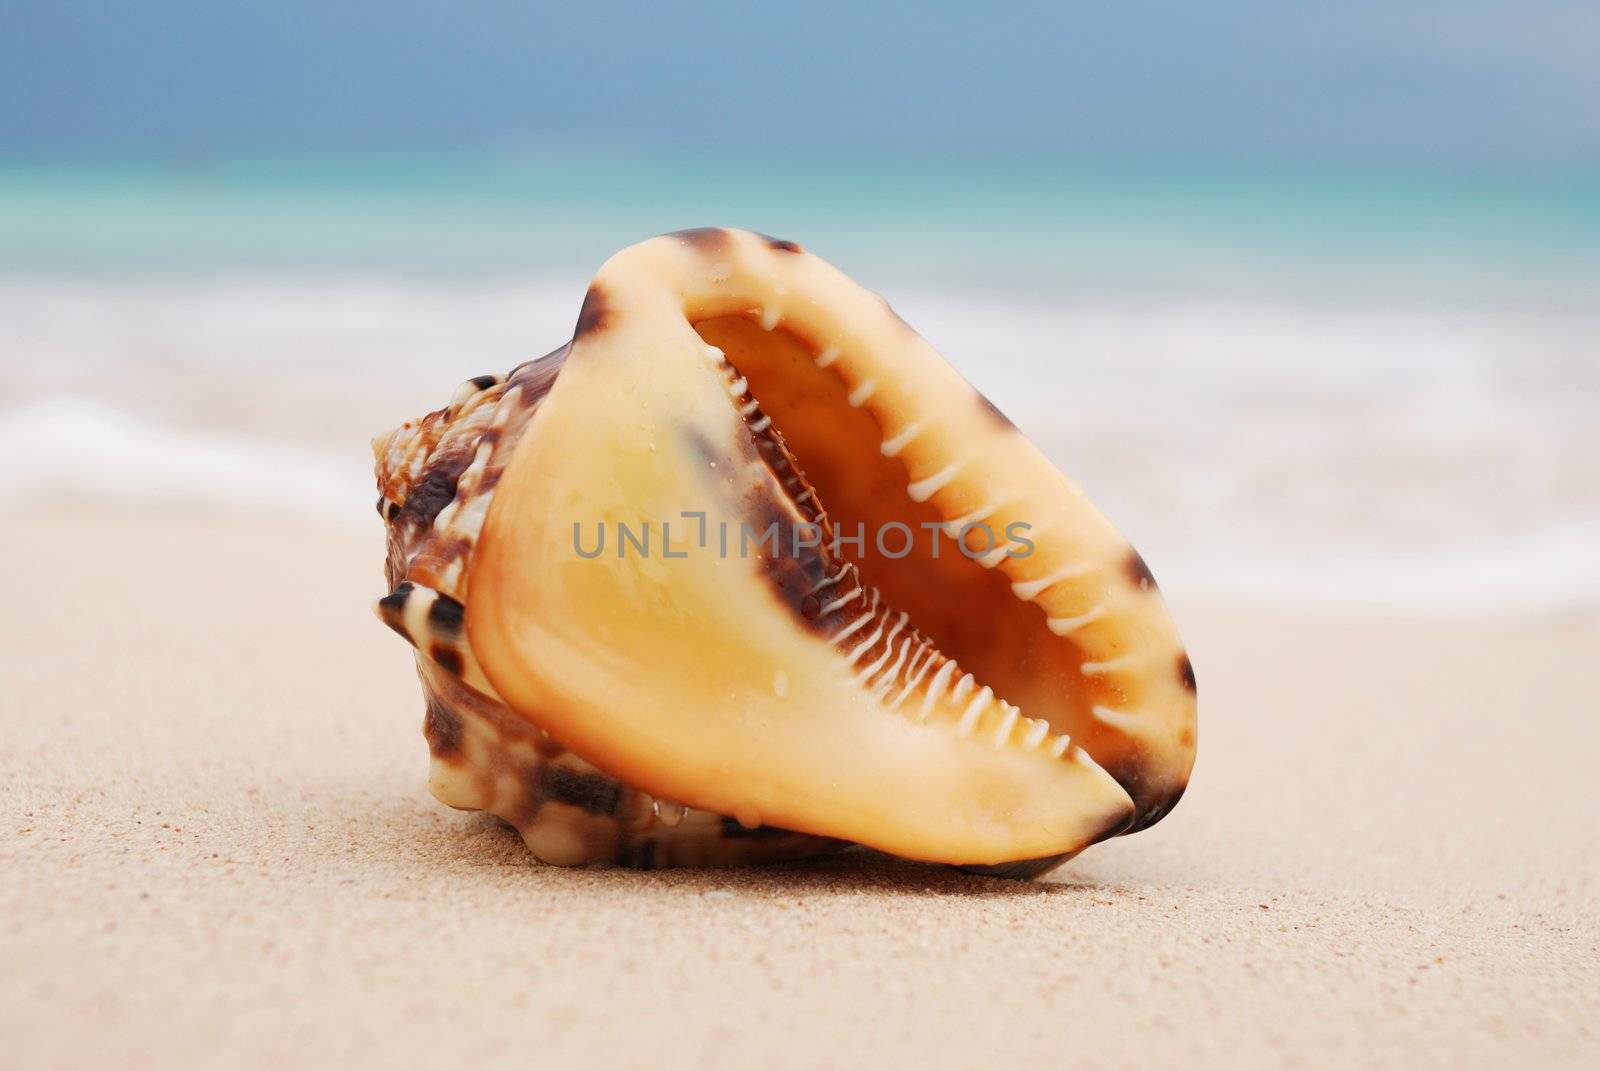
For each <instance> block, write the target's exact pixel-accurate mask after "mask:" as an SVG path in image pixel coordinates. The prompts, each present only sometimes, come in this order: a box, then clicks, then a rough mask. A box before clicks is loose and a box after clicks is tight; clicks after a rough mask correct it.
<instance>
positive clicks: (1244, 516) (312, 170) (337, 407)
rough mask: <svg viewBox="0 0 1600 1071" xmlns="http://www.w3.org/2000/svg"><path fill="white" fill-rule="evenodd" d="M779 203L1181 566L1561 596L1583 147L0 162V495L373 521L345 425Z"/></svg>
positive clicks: (764, 225) (1572, 545)
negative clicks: (1515, 172) (1241, 153)
mask: <svg viewBox="0 0 1600 1071" xmlns="http://www.w3.org/2000/svg"><path fill="white" fill-rule="evenodd" d="M705 224H726V225H733V226H745V227H750V228H752V229H756V230H761V231H765V232H767V233H770V234H774V235H778V236H781V237H784V238H788V239H791V240H796V241H799V242H800V243H801V244H803V245H805V246H807V247H808V248H810V249H812V250H814V251H816V252H818V253H820V254H822V255H823V256H825V257H827V258H829V259H830V260H832V261H834V262H835V263H836V264H838V265H839V266H841V267H842V268H844V269H845V270H846V271H848V272H850V273H851V274H852V275H854V276H855V277H856V278H857V279H859V280H860V281H862V282H864V283H865V284H867V285H868V286H871V287H872V288H874V289H876V290H878V291H880V292H882V293H883V294H885V295H886V296H887V297H889V298H890V299H891V300H892V301H893V303H894V306H895V308H896V309H897V310H898V311H899V312H900V313H901V314H902V315H903V316H905V318H906V319H907V320H908V321H909V322H910V323H912V324H914V325H915V326H916V327H917V329H918V330H919V331H921V332H922V333H923V334H924V335H925V336H926V337H927V338H928V339H929V340H930V341H931V342H933V343H934V344H935V346H937V347H938V348H939V349H940V350H941V351H942V352H943V353H944V354H945V355H946V356H947V357H949V358H950V360H951V361H952V362H954V363H955V364H956V366H957V367H958V368H959V369H960V370H961V371H962V373H963V374H965V375H966V376H967V377H968V378H969V379H971V380H972V381H973V382H974V383H975V384H977V385H978V386H979V387H980V388H981V389H982V390H983V391H984V392H985V393H986V394H987V395H988V396H989V397H990V398H992V399H993V400H994V401H995V402H996V403H998V404H999V405H1001V406H1002V408H1004V409H1005V410H1006V411H1007V412H1008V413H1009V414H1010V415H1011V417H1012V418H1013V419H1014V420H1015V421H1016V422H1017V424H1018V425H1019V426H1020V427H1022V428H1023V430H1024V431H1026V432H1027V433H1028V434H1029V435H1030V436H1031V437H1032V438H1033V439H1034V441H1035V442H1036V443H1038V444H1039V446H1040V447H1041V448H1042V449H1044V450H1045V451H1046V453H1048V454H1049V455H1050V456H1051V457H1052V458H1053V459H1054V460H1055V461H1057V463H1059V464H1060V465H1061V466H1062V468H1063V469H1065V470H1066V471H1068V472H1069V473H1071V474H1072V475H1073V476H1074V477H1076V478H1077V479H1079V480H1080V481H1081V482H1082V483H1083V485H1084V486H1085V487H1086V489H1087V490H1088V491H1089V493H1090V494H1091V496H1092V497H1093V498H1094V499H1095V501H1096V502H1097V503H1098V504H1100V505H1101V506H1102V508H1104V509H1105V510H1106V512H1107V513H1108V514H1109V515H1110V516H1111V517H1113V518H1114V519H1115V520H1116V522H1117V523H1118V525H1119V526H1120V527H1121V528H1122V529H1123V530H1124V532H1126V533H1127V534H1128V535H1129V536H1130V538H1132V539H1133V540H1134V541H1135V543H1136V544H1137V545H1138V546H1139V547H1140V548H1141V551H1142V552H1143V553H1144V554H1145V556H1146V558H1147V559H1149V560H1150V561H1151V562H1153V563H1159V568H1158V572H1159V573H1160V575H1161V577H1162V581H1163V586H1164V588H1165V589H1166V590H1167V591H1168V592H1169V594H1170V595H1171V597H1172V598H1174V599H1175V600H1176V601H1179V602H1181V601H1183V600H1184V599H1185V598H1207V597H1216V598H1227V599H1239V598H1244V599H1248V600H1252V601H1253V600H1258V599H1260V600H1270V601H1274V602H1280V603H1285V602H1287V603H1293V604H1296V605H1301V604H1308V603H1309V604H1317V605H1321V604H1327V605H1335V604H1357V605H1361V606H1382V607H1387V608H1396V609H1401V610H1407V611H1414V610H1425V611H1429V612H1434V611H1438V612H1447V613H1467V614H1474V613H1477V614H1481V613H1487V612H1492V611H1494V610H1496V609H1497V608H1508V607H1510V608H1521V609H1529V608H1532V609H1539V610H1549V609H1554V608H1563V609H1571V608H1577V609H1579V610H1581V611H1583V612H1594V613H1600V432H1597V431H1596V427H1595V420H1594V414H1595V413H1596V412H1600V183H1597V182H1595V181H1592V180H1584V179H1582V178H1574V177H1572V176H1562V175H1555V174H1550V175H1545V176H1542V177H1534V178H1530V177H1526V176H1524V177H1521V178H1510V177H1506V176H1500V177H1487V176H1479V177H1467V176H1462V175H1443V174H1433V175H1428V174H1421V173H1405V174H1402V173H1397V172H1381V171H1376V170H1368V171H1356V170H1347V171H1333V170H1328V169H1319V170H1312V169H1301V170H1296V169H1292V168H1282V167H1280V168H1276V169H1270V170H1267V169H1259V168H1244V167H1233V168H1223V167H1215V166H1210V167H1202V166H1181V167H1176V166H1156V165H1151V164H1143V165H1134V164H1120V165H1115V166H1113V165H1110V164H1097V165H1090V164H1086V163H1083V162H1073V161H1067V160H1046V159H1031V160H1022V159H1010V160H999V159H990V158H978V157H972V158H969V159H962V160H953V159H943V160H919V159H915V158H911V157H896V158H887V157H885V158H880V159H876V160H868V159H864V158H857V159H852V160H834V161H831V162H822V161H813V160H806V159H787V158H783V157H780V156H777V155H774V156H772V157H771V158H767V159H754V158H750V157H740V158H731V157H718V156H716V155H714V154H700V155H696V156H693V157H689V156H679V157H664V156H659V155H658V156H650V155H629V154H623V153H608V154H602V153H593V152H590V153H583V154H580V153H562V152H547V153H526V154H522V155H507V154H499V155H489V154H478V155H458V156H449V157H446V156H431V157H428V156H417V155H413V156H404V157H402V156H392V157H387V158H382V159H376V158H366V159H362V160H359V161H355V160H337V159H334V158H330V157H321V158H315V159H313V158H305V157H301V158H295V159H283V158H280V159H267V158H263V157H256V158H235V159H208V160H197V161H190V162H187V163H183V164H175V163H170V162H169V163H164V164H153V163H141V164H127V163H125V164H119V165H109V164H84V163H76V164H69V163H60V162H58V163H52V164H42V163H35V164H21V163H16V162H12V163H9V164H0V325H4V330H3V332H0V456H4V457H7V458H10V459H26V463H19V464H12V465H10V466H8V467H5V468H0V499H4V500H5V501H6V502H7V503H8V504H9V505H11V506H12V507H13V508H17V507H18V506H19V505H23V504H26V503H31V502H36V501H38V500H39V499H41V498H52V497H55V498H61V497H64V498H69V499H71V498H89V499H93V500H95V501H97V502H102V503H103V502H127V503H129V504H131V505H134V506H136V507H138V508H149V507H150V506H151V505H152V504H154V505H167V504H172V505H177V506H181V507H183V508H220V509H224V510H229V511H249V510H259V509H261V508H263V504H271V510H272V511H273V512H274V513H283V512H289V513H298V514H301V515H307V516H314V517H316V518H319V519H321V520H326V521H333V522H336V523H344V524H350V525H360V526H362V527H363V529H367V528H370V527H371V526H372V524H373V523H374V522H373V517H372V513H371V491H370V487H371V477H370V473H369V469H370V463H371V462H370V456H369V453H368V450H367V445H366V444H367V440H368V437H369V436H371V435H372V434H373V433H375V432H377V431H380V430H382V429H383V428H385V427H388V426H392V425H393V424H395V423H397V422H398V421H400V420H401V419H404V418H406V417H410V416H416V415H418V414H420V413H422V412H425V411H426V410H428V409H430V408H433V407H436V406H438V405H440V404H442V402H443V401H444V400H445V399H446V398H448V396H449V394H450V391H451V389H452V388H453V387H454V386H455V384H456V383H458V382H459V381H461V380H462V379H464V378H466V377H468V376H471V375H477V374H479V373H482V372H488V371H503V370H505V369H507V368H510V367H512V366H513V365H514V364H516V363H518V362H519V361H521V360H524V359H527V358H529V357H532V356H537V355H538V354H540V353H543V352H545V351H547V350H549V349H552V348H554V347H555V346H557V345H559V344H560V343H561V342H562V341H563V340H564V339H565V338H566V337H567V336H568V334H569V333H570V331H571V328H572V324H573V322H574V320H575V319H576V316H577V311H578V303H579V300H580V298H581V296H582V294H583V291H584V287H585V285H586V282H587V279H588V277H589V276H590V275H591V274H592V272H593V271H594V269H595V268H596V267H597V266H598V265H599V264H600V262H601V261H602V260H604V258H605V257H606V256H607V255H609V254H610V253H611V252H613V251H615V250H616V249H618V248H620V247H621V246H624V245H627V244H629V243H631V242H634V241H637V240H639V239H641V238H644V237H647V236H649V235H652V234H656V233H660V232H662V231H667V230H672V229H676V228H681V227H689V226H697V225H705Z"/></svg>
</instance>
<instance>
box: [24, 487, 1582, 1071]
mask: <svg viewBox="0 0 1600 1071" xmlns="http://www.w3.org/2000/svg"><path fill="white" fill-rule="evenodd" d="M0 540H3V542H0V545H3V546H4V548H5V552H6V558H7V560H8V562H9V563H10V570H9V573H10V576H9V589H10V590H9V599H8V604H9V612H8V613H6V614H5V615H3V616H0V670H3V674H4V682H5V687H4V689H3V692H0V704H3V706H0V726H3V730H4V741H5V749H4V753H5V758H4V762H3V766H0V769H3V781H0V816H3V820H4V825H3V828H0V864H3V865H0V903H3V905H4V908H5V912H4V921H3V926H0V963H3V964H4V969H3V971H0V1035H3V1037H4V1045H5V1052H6V1057H5V1059H4V1060H3V1061H0V1062H3V1063H4V1064H6V1065H8V1066H14V1067H108V1066H117V1067H133V1068H137V1067H158V1066H159V1067H172V1066H198V1065H205V1066H229V1067H234V1066H236V1067H273V1068H282V1067H286V1066H289V1067H293V1066H305V1065H307V1064H309V1063H316V1064H320V1065H323V1066H332V1065H338V1066H344V1067H356V1066H385V1067H402V1066H413V1067H423V1066H427V1067H435V1068H438V1067H451V1066H467V1065H471V1066H474V1067H480V1068H481V1067H512V1066H516V1067H534V1068H541V1069H543V1068H559V1067H568V1066H572V1067H578V1066H582V1067H585V1068H593V1067H610V1066H624V1067H644V1066H669V1067H671V1066H697V1067H698V1066H727V1067H738V1068H753V1067H763V1068H765V1067H776V1068H785V1067H860V1066H872V1067H901V1066H905V1067H911V1066H915V1067H920V1068H943V1067H952V1068H958V1067H959V1068H967V1067H980V1066H981V1067H1004V1066H1024V1067H1046V1066H1049V1067H1071V1066H1080V1065H1085V1064H1090V1063H1093V1064H1094V1065H1097V1066H1106V1067H1129V1068H1132V1067H1139V1068H1149V1067H1164V1066H1181V1067H1186V1068H1192V1067H1197V1066H1201V1067H1204V1066H1216V1067H1224V1066H1225V1067H1255V1066H1272V1067H1282V1066H1352V1065H1357V1064H1363V1065H1387V1066H1398V1065H1405V1066H1409V1067H1417V1066H1438V1067H1446V1066H1449V1067H1460V1066H1479V1067H1495V1066H1504V1065H1507V1064H1511V1065H1517V1066H1532V1065H1543V1066H1572V1067H1577V1066H1589V1067H1593V1066H1597V1065H1600V1037H1597V1031H1600V1026H1597V1024H1600V909H1597V906H1596V905H1597V903H1600V853H1597V851H1596V849H1597V847H1600V837H1597V832H1600V831H1597V821H1596V813H1597V808H1596V804H1595V802H1594V798H1593V796H1592V794H1591V784H1592V782H1593V781H1594V779H1595V778H1596V776H1597V773H1596V771H1597V770H1600V716H1597V715H1600V709H1597V708H1600V702H1597V699H1596V697H1597V696H1600V657H1597V652H1600V626H1597V625H1596V623H1595V622H1593V621H1590V620H1585V619H1568V620H1559V619H1557V620H1551V619H1543V620H1537V619H1536V620H1524V619H1506V620H1501V619H1496V620H1485V621H1483V622H1478V623H1470V622H1469V623H1449V624H1446V623H1437V622H1433V623H1430V622H1427V621H1420V620H1419V621H1407V620H1379V619H1371V618H1360V617H1342V618H1333V617H1326V616H1321V617H1319V616H1315V615H1310V614H1305V615H1294V614H1287V613H1281V612H1265V611H1253V610H1247V609H1229V608H1225V607H1207V606H1187V605H1183V604H1182V603H1181V601H1180V602H1179V603H1178V605H1177V611H1178V614H1179V620H1180V624H1181V625H1182V626H1183V627H1184V630H1185V634H1186V636H1187V637H1188V638H1189V642H1190V646H1191V650H1192V653H1193V657H1194V662H1195V665H1196V667H1197V670H1198V676H1199V681H1200V695H1201V719H1202V720H1201V746H1200V764H1199V767H1198V769H1197V771H1196V775H1195V778H1194V781H1193V784H1192V786H1191V789H1190V792H1189V795H1188V797H1187V798H1186V799H1185V800H1184V802H1183V804H1182V806H1181V807H1179V808H1178V810H1177V811H1176V812H1175V813H1174V814H1173V816H1172V817H1171V818H1169V819H1168V820H1166V821H1165V822H1163V823H1162V824H1161V825H1159V826H1158V827H1156V828H1155V829H1153V830H1151V831H1150V832H1148V833H1145V834H1142V835H1140V836H1138V837H1133V838H1127V839H1123V840H1120V841H1117V842H1113V843H1111V844H1108V845H1104V846H1101V847H1099V848H1096V849H1094V850H1092V851H1090V852H1088V853H1086V854H1085V855H1084V856H1083V857H1081V858H1080V859H1078V860H1076V861H1074V862H1073V863H1071V864H1069V865H1068V866H1067V867H1066V868H1064V869H1063V870H1061V871H1059V872H1057V874H1056V875H1054V877H1053V878H1052V879H1051V880H1050V881H1048V882H1046V883H1041V884H1016V883H1009V882H1005V881H1000V880H992V879H984V878H977V877H970V876H965V875H962V874H960V873H957V872H954V871H950V870H947V869H943V868H939V867H931V866H921V865H912V864H905V863H899V862H895V861H892V860H886V859H883V858H880V857H876V856H872V855H867V854H856V855H852V856H847V857H843V858H836V859H830V860H826V861H822V862H815V863H808V864H803V865H789V866H783V867H775V868H768V869H761V870H750V871H743V872H728V871H706V872H692V873H670V872H669V873H648V874H638V873H630V872H626V871H617V870H590V871H564V870H559V869H554V868H549V867H543V866H540V865H538V864H535V863H533V862H531V861H530V859H529V857H528V856H527V854H526V853H525V852H524V850H523V849H522V846H521V843H520V841H519V840H518V839H517V838H516V836H515V834H513V833H511V832H509V831H508V830H506V829H505V828H503V827H501V826H500V825H499V824H497V823H496V822H495V821H493V820H492V819H489V818H486V817H483V816H480V815H472V814H461V813H456V812H452V811H449V810H447V809H446V808H444V807H442V806H441V805H439V804H437V803H435V802H434V801H433V800H432V798H431V797H429V796H428V794H427V792H426V789H425V787H424V776H425V770H426V759H425V751H424V745H423V741H422V738H421V736H420V733H419V725H420V719H421V705H420V701H419V699H418V692H417V687H416V683H415V681H414V679H413V677H412V675H411V670H410V652H409V650H408V649H407V648H405V647H404V645H403V644H401V643H400V641H399V640H397V639H396V638H395V637H394V636H393V635H391V634H390V633H388V632H387V631H386V630H385V629H383V628H382V627H380V626H379V625H378V624H377V623H376V622H375V621H374V620H373V619H372V618H371V616H370V612H369V609H368V603H369V601H370V600H371V599H372V598H373V597H374V596H376V595H377V594H380V593H381V592H380V590H379V571H378V562H379V550H378V547H379V540H380V536H379V533H378V531H377V522H376V519H374V522H373V531H372V532H371V534H370V535H369V536H368V537H366V538H361V537H360V536H359V535H357V534H353V533H351V532H344V531H324V530H320V529H317V528H312V527H297V526H294V525H292V524H290V523H287V522H271V521H261V520H253V521H248V522H246V521H242V520H226V519H205V518H201V517H193V518H181V517H180V518H177V519H172V518H166V519H157V518H154V517H142V518H141V517H122V516H116V515H110V516H108V515H100V516H94V517H84V516H76V517H74V516H53V515H52V516H46V517H43V518H34V519H30V520H27V521H26V522H19V521H17V520H12V521H8V522H7V523H6V524H5V526H4V527H3V528H0Z"/></svg>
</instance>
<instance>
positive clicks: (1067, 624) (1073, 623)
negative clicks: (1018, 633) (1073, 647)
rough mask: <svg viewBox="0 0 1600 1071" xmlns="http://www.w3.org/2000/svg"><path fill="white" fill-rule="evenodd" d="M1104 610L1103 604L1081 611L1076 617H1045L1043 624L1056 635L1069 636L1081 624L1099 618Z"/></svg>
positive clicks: (1083, 624) (1081, 625)
mask: <svg viewBox="0 0 1600 1071" xmlns="http://www.w3.org/2000/svg"><path fill="white" fill-rule="evenodd" d="M1105 612H1106V608H1105V607H1104V606H1096V607H1095V608H1094V609H1092V610H1088V611H1086V612H1084V613H1081V614H1079V615H1078V616H1077V617H1051V618H1047V619H1046V620H1045V624H1046V625H1048V626H1049V627H1050V631H1051V632H1054V633H1055V634H1056V635H1057V636H1070V635H1072V633H1074V632H1076V631H1078V630H1079V629H1080V628H1083V626H1085V625H1087V624H1090V623H1091V622H1094V621H1098V620H1100V618H1101V617H1103V616H1104V615H1105Z"/></svg>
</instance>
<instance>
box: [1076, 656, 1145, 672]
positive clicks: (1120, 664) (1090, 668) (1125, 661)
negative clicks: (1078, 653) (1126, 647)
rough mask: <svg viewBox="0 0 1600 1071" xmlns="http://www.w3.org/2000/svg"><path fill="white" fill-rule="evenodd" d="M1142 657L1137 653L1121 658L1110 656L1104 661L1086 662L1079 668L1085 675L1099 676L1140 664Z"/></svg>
mask: <svg viewBox="0 0 1600 1071" xmlns="http://www.w3.org/2000/svg"><path fill="white" fill-rule="evenodd" d="M1139 662H1140V659H1139V658H1138V656H1136V655H1131V654H1128V655H1123V656H1122V657H1121V658H1108V659H1106V660H1105V661H1103V662H1085V663H1084V664H1083V665H1081V666H1079V667H1078V668H1079V669H1081V670H1082V671H1083V675H1084V676H1085V677H1098V676H1101V675H1102V674H1106V673H1115V672H1117V671H1118V670H1122V669H1127V668H1128V667H1129V666H1135V665H1138V664H1139Z"/></svg>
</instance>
